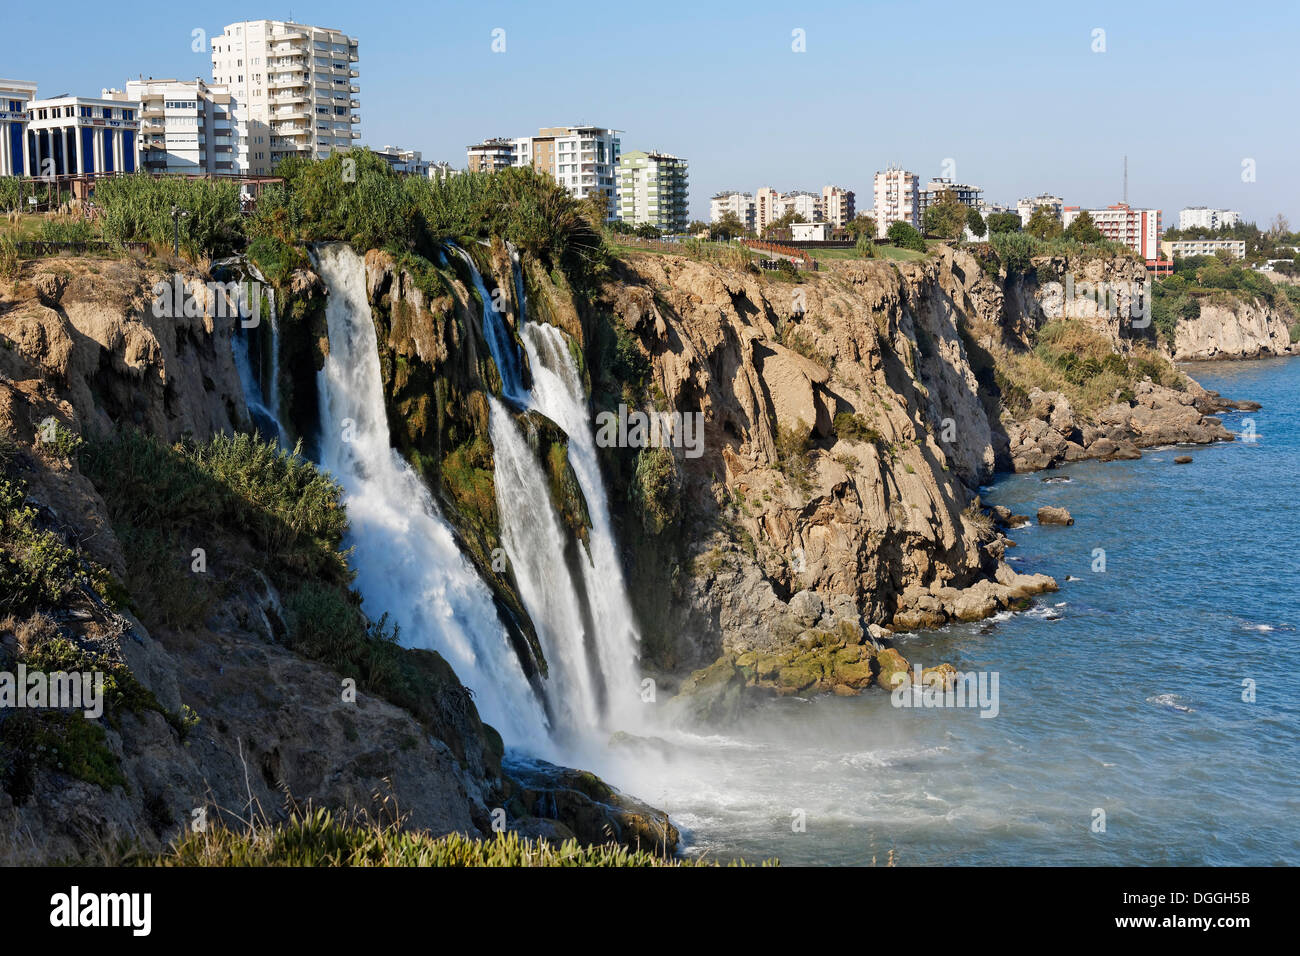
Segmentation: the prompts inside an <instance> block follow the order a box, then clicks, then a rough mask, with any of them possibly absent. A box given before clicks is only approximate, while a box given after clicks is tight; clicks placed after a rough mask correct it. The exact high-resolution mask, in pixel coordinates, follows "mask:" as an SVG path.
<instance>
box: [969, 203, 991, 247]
mask: <svg viewBox="0 0 1300 956" xmlns="http://www.w3.org/2000/svg"><path fill="white" fill-rule="evenodd" d="M966 228H967V229H969V230H970V234H971V235H972V236H974V237H975V238H976V239H983V238H984V234H985V233H987V232H988V231H989V230H988V224H987V223H985V222H984V217H983V216H981V215H980V211H979V210H978V209H976V208H975V207H974V206H971V207H970V208H969V209H967V210H966Z"/></svg>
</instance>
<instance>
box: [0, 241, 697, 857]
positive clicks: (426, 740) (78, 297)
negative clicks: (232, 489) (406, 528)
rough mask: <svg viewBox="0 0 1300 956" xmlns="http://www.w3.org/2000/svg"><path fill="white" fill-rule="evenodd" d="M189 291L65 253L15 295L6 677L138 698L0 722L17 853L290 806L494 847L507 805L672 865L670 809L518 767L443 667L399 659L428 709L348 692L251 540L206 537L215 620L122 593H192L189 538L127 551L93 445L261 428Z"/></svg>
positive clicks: (72, 849) (1, 298) (2, 513)
mask: <svg viewBox="0 0 1300 956" xmlns="http://www.w3.org/2000/svg"><path fill="white" fill-rule="evenodd" d="M173 279H174V276H173V275H171V274H169V273H167V272H166V271H165V269H164V268H162V264H161V263H158V264H153V265H151V264H147V263H144V262H140V261H135V260H122V261H108V260H74V259H53V260H39V261H35V262H27V263H24V264H23V267H22V272H21V274H20V275H19V276H18V278H17V280H16V281H15V282H14V283H12V285H10V284H8V283H6V284H5V285H4V286H3V287H0V579H2V580H3V581H4V582H5V591H6V593H4V594H2V595H0V671H5V672H12V671H13V670H14V669H15V668H16V667H17V666H18V664H19V663H23V662H28V664H29V665H30V666H31V668H32V669H36V667H37V664H38V663H39V662H41V661H45V662H46V663H47V664H48V665H51V666H53V665H57V666H60V667H66V669H68V670H73V669H74V667H75V668H76V669H89V668H90V667H91V666H93V668H94V669H98V670H101V671H105V672H107V673H108V674H109V675H110V679H111V680H112V681H113V682H114V686H116V687H118V688H119V690H118V691H117V692H115V694H114V696H113V700H114V701H115V703H114V704H113V705H111V707H110V709H109V711H108V712H107V714H106V716H105V718H104V719H103V720H100V721H88V720H85V719H84V718H82V717H81V716H80V715H77V714H68V715H66V717H65V716H63V715H60V714H58V713H48V712H44V711H42V712H40V713H39V714H33V713H32V712H28V711H16V710H12V709H10V708H8V707H6V708H5V709H3V710H0V784H3V786H0V861H3V862H5V863H11V864H12V863H50V862H55V861H59V860H77V859H87V858H89V859H92V860H93V859H104V860H109V861H112V860H116V859H117V857H116V856H115V854H116V853H117V852H118V851H117V849H116V848H117V846H118V845H119V841H122V840H125V841H128V842H129V843H130V844H131V845H132V846H133V847H134V848H135V849H140V850H145V851H152V850H156V849H157V848H158V847H159V846H160V845H161V844H162V843H163V842H165V841H166V840H168V839H170V838H171V837H173V836H175V835H176V834H177V833H178V832H180V831H181V830H183V829H184V828H186V827H190V826H194V825H196V824H201V823H202V822H203V821H204V820H206V821H208V822H216V820H217V818H221V819H223V820H225V821H226V822H227V823H229V824H232V825H235V826H239V825H241V823H240V821H246V820H248V819H251V818H255V817H260V818H264V819H270V820H274V819H277V818H279V817H280V816H282V815H283V814H284V813H285V812H286V808H287V807H288V806H289V805H290V804H291V803H292V804H296V805H298V806H302V805H304V804H310V805H317V806H322V805H323V806H327V807H337V808H342V809H344V810H345V811H347V812H355V811H365V812H369V813H371V814H372V815H376V816H378V817H380V818H382V819H388V818H390V816H389V815H391V812H392V810H393V808H394V807H396V808H397V809H398V810H399V811H400V813H401V814H403V816H404V819H405V824H406V825H408V826H411V827H417V828H421V829H427V830H430V831H432V832H434V833H446V832H450V831H453V830H456V831H462V832H467V833H471V834H477V833H482V834H488V833H490V832H491V822H490V808H491V807H494V806H506V807H509V808H510V820H511V826H512V827H516V828H520V829H522V830H523V831H524V832H525V833H529V834H533V835H542V836H550V837H558V838H567V837H570V836H573V835H574V834H575V833H576V834H578V835H579V836H582V837H583V838H584V839H596V840H600V839H603V837H602V836H601V834H603V833H604V832H605V830H606V829H607V828H610V827H612V828H613V829H615V830H617V832H619V833H620V834H622V835H624V836H625V837H626V838H627V839H628V840H629V841H633V842H635V841H638V840H639V841H640V842H641V843H643V844H645V845H664V844H666V845H667V847H668V849H669V850H671V848H672V846H673V845H675V843H676V839H677V837H676V831H675V830H673V829H672V827H671V825H670V824H668V821H667V819H666V818H665V817H664V815H663V814H662V813H659V812H658V811H654V810H652V809H650V808H648V807H645V806H643V805H641V804H639V803H637V802H636V801H634V800H632V799H630V798H628V797H625V796H623V795H621V794H618V793H617V792H615V791H612V790H611V789H610V788H608V787H605V786H604V785H603V784H601V783H600V782H599V781H596V780H595V779H594V778H590V775H578V774H576V772H574V771H565V770H563V769H562V768H555V772H554V773H552V774H549V775H547V774H542V775H540V776H539V775H538V774H537V773H536V772H535V773H534V774H533V776H532V777H530V778H528V779H527V780H516V779H514V778H512V777H511V776H510V775H508V774H506V773H503V771H502V768H501V762H500V761H501V757H502V746H501V740H500V737H499V736H497V735H496V733H495V731H492V730H491V728H487V727H485V726H484V725H483V724H482V723H481V722H480V721H479V719H478V716H477V713H476V711H475V708H474V704H473V702H472V699H471V697H470V695H469V693H468V692H467V691H466V690H465V688H464V687H463V686H462V685H461V684H460V682H459V681H458V680H457V679H456V676H455V675H454V674H453V673H452V672H451V669H450V668H449V667H448V666H447V665H446V663H445V662H444V661H442V659H441V658H440V657H438V655H436V654H434V653H433V652H428V651H404V652H400V653H403V654H405V655H408V659H406V660H405V664H404V666H406V668H407V672H408V673H410V674H415V675H418V677H417V679H418V680H419V682H420V684H419V687H418V688H417V690H418V692H419V695H420V696H419V699H418V700H417V701H415V702H413V704H412V705H410V706H398V705H397V704H394V703H393V702H391V700H390V699H387V698H386V697H385V696H384V694H381V693H379V692H371V691H370V690H368V689H367V688H366V687H365V686H362V687H359V688H356V689H355V690H354V691H353V692H352V693H350V694H349V693H348V687H347V685H346V684H345V683H344V681H343V679H342V677H341V675H340V673H339V672H338V671H336V670H334V669H332V668H331V667H330V666H326V665H325V664H323V663H318V662H316V661H315V660H313V659H309V657H307V656H303V654H302V653H299V652H298V651H297V650H295V649H291V647H290V646H289V644H290V640H289V628H290V621H291V620H292V619H293V615H294V613H295V612H294V611H293V608H292V606H291V603H292V601H291V599H292V597H293V594H292V593H290V590H286V587H285V585H284V583H274V582H272V580H270V578H269V577H268V576H267V575H266V574H264V573H262V572H261V571H260V570H259V569H258V561H257V560H255V559H256V555H255V554H254V553H253V551H254V550H255V546H250V541H249V540H248V537H247V535H246V533H245V531H244V529H242V528H238V527H230V526H209V527H205V528H202V529H201V534H202V541H201V543H202V545H203V552H204V557H203V562H204V566H203V567H202V568H201V576H202V577H203V578H204V579H205V580H206V581H207V582H211V584H210V585H205V587H208V586H210V587H211V588H213V589H215V590H214V591H213V592H212V593H211V594H209V592H208V591H207V590H202V591H200V590H195V591H194V592H193V593H194V594H195V595H202V594H207V595H208V597H206V598H204V599H203V605H204V607H203V609H201V610H199V611H193V612H191V610H192V609H190V608H187V607H186V606H185V604H186V601H185V599H184V598H180V599H178V600H177V601H176V605H177V607H176V608H175V609H174V610H175V615H174V616H169V615H168V614H164V613H162V612H161V611H160V610H159V608H157V607H153V606H144V605H141V604H140V603H139V596H138V595H137V594H134V593H131V592H130V590H129V588H127V587H126V586H125V585H124V583H123V582H129V581H132V580H133V578H132V575H133V574H137V575H138V574H144V575H145V576H146V577H153V576H157V577H159V578H161V579H164V580H168V581H171V582H173V585H175V586H177V587H180V588H185V589H187V588H189V587H191V585H190V584H189V583H188V580H189V579H190V574H189V572H191V571H193V570H194V567H195V566H194V565H191V564H190V562H191V557H190V551H189V547H190V545H189V543H186V544H184V545H183V549H180V550H177V549H176V547H175V546H176V545H177V544H178V542H171V543H170V544H169V545H168V546H167V547H171V548H172V549H173V550H176V553H175V554H174V555H172V554H170V553H168V551H167V547H164V549H163V552H162V553H161V554H160V556H159V561H160V563H159V564H158V565H156V566H152V565H149V564H148V563H147V562H146V564H145V565H143V566H142V565H141V563H140V562H141V558H140V552H141V550H142V549H144V548H145V547H147V546H148V544H149V539H148V538H147V536H146V537H144V538H142V537H141V535H140V533H139V532H140V529H139V528H137V527H130V528H127V529H126V530H128V531H129V532H130V537H129V539H124V538H120V537H119V528H118V527H115V525H114V522H113V521H112V520H110V515H109V510H108V508H107V506H106V503H105V497H107V496H108V495H109V491H110V490H111V489H109V488H107V487H106V486H103V485H99V486H97V485H96V484H93V483H92V482H91V481H90V480H89V479H88V478H87V477H86V476H85V475H83V474H82V473H81V471H80V469H79V467H78V463H77V461H78V456H77V451H76V445H77V443H78V440H79V439H78V436H81V437H82V438H85V439H90V440H94V439H96V438H97V437H103V436H107V435H109V434H111V433H114V431H115V429H117V428H118V427H120V426H137V427H138V428H140V429H141V430H142V431H143V432H144V433H145V434H147V435H150V436H154V437H155V438H157V439H160V440H161V441H162V442H163V443H164V445H165V444H166V443H170V442H173V441H176V440H180V439H192V440H194V441H195V442H200V443H201V442H204V441H206V440H207V439H209V438H211V437H212V436H214V435H217V434H222V433H231V432H234V431H235V430H237V429H242V430H247V429H248V428H249V427H250V422H249V419H248V414H247V410H246V408H245V406H244V399H243V394H242V388H241V385H240V382H239V376H238V373H237V371H236V369H235V367H234V363H233V358H232V350H231V334H232V327H233V323H234V321H235V320H234V319H224V318H217V317H214V316H213V314H212V313H211V312H210V311H204V312H202V313H201V314H198V315H192V316H189V317H185V316H184V314H183V313H178V316H179V317H167V316H163V317H160V316H158V315H156V314H155V313H154V310H153V308H152V305H151V303H152V299H153V296H152V292H151V290H152V289H153V287H154V284H155V283H156V282H158V281H159V280H166V281H169V282H170V281H172V280H173ZM182 279H183V280H184V281H190V282H194V283H201V282H204V281H206V280H207V279H208V277H207V276H204V275H200V274H198V273H195V272H186V273H184V274H183V275H182ZM195 289H196V291H197V289H198V286H197V285H196V286H195ZM280 291H281V293H282V302H283V304H284V305H285V307H286V308H285V309H284V310H283V312H282V319H283V320H284V323H283V326H284V327H283V332H284V335H283V339H284V341H286V342H291V343H293V348H294V350H295V354H294V355H292V356H286V357H287V358H290V359H291V360H290V361H287V362H285V363H282V371H283V376H284V381H283V382H281V383H279V385H280V387H281V388H282V390H283V392H284V393H285V394H286V396H293V397H294V398H295V399H296V401H295V402H293V403H287V404H289V405H290V407H293V405H294V404H300V405H302V406H304V407H307V406H309V405H310V401H311V399H312V398H314V394H315V392H314V386H312V384H311V378H312V375H313V373H314V370H315V368H316V366H317V364H318V360H319V356H320V354H321V351H322V350H323V349H325V348H327V347H328V343H327V342H325V341H324V339H323V337H322V332H323V326H322V325H321V324H320V322H319V306H320V305H321V301H322V296H323V294H324V290H323V288H322V287H321V286H320V284H319V282H318V281H316V280H315V278H314V277H313V276H312V275H311V274H310V272H309V271H306V270H300V271H299V273H296V274H294V275H293V276H292V277H291V280H290V282H289V283H288V284H287V285H286V287H285V288H284V289H282V290H280ZM232 314H233V312H232ZM405 337H408V338H409V334H407V335H406V336H405ZM401 338H403V335H402V334H400V333H399V339H401ZM300 421H301V419H300ZM51 422H53V423H56V424H53V425H51ZM108 480H110V481H111V480H112V476H109V478H108ZM101 491H102V492H103V493H104V496H101ZM128 505H129V503H128ZM173 558H174V560H173ZM172 565H176V566H177V567H172ZM180 566H184V570H183V571H182V570H180ZM11 582H17V583H21V584H22V585H23V587H24V591H25V592H30V595H27V594H26V593H24V594H23V595H20V594H18V593H8V592H9V585H10V583H11ZM313 583H314V582H313V580H309V579H307V578H304V579H303V580H300V581H290V582H289V588H290V589H291V590H292V591H294V592H296V590H297V589H298V588H300V587H301V586H308V587H310V586H311V585H312V584H313ZM214 595H219V598H220V599H219V600H216V599H215V597H214ZM177 617H179V618H183V620H178V619H176V618H177ZM146 622H148V623H146ZM87 662H91V663H87ZM28 664H25V665H24V666H28ZM81 665H84V667H83V666H81ZM47 669H49V668H48V667H47ZM575 781H576V783H575ZM543 816H545V817H548V819H541V817H543ZM557 816H558V817H560V819H556V817H557Z"/></svg>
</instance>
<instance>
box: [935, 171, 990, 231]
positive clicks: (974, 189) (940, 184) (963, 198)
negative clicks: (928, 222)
mask: <svg viewBox="0 0 1300 956" xmlns="http://www.w3.org/2000/svg"><path fill="white" fill-rule="evenodd" d="M946 192H950V193H952V194H953V195H954V196H956V197H957V201H958V202H959V203H961V204H962V205H963V206H969V207H970V208H972V209H975V208H978V206H979V204H980V202H981V201H982V200H981V197H982V196H983V195H984V190H983V189H981V188H980V187H979V186H970V185H967V184H966V183H954V182H953V181H952V180H951V179H948V178H946V177H942V176H940V177H936V178H934V179H931V180H930V182H929V183H928V184H927V185H926V187H925V189H923V190H921V221H922V222H924V221H925V210H926V208H927V207H929V205H930V204H931V203H934V202H938V200H939V196H940V195H942V194H943V193H946Z"/></svg>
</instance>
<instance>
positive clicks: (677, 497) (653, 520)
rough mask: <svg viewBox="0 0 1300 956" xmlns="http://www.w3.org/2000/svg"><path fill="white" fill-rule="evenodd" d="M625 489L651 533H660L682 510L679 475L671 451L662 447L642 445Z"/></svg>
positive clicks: (675, 519)
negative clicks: (634, 471) (630, 479)
mask: <svg viewBox="0 0 1300 956" xmlns="http://www.w3.org/2000/svg"><path fill="white" fill-rule="evenodd" d="M628 493H629V495H630V496H631V498H632V502H633V505H634V507H635V508H636V511H637V513H638V514H639V515H640V516H641V524H642V527H644V528H645V530H646V531H648V532H649V533H650V534H656V535H657V534H660V533H662V532H663V531H664V529H665V528H668V527H669V526H670V525H672V524H674V523H675V522H676V521H677V519H678V517H680V514H681V479H680V477H679V476H678V474H677V462H676V461H675V460H674V458H673V453H672V452H671V451H670V450H668V449H667V448H661V447H656V448H642V449H641V450H640V451H639V452H638V453H637V456H636V475H635V477H634V478H633V479H632V484H631V486H630V488H629V491H628Z"/></svg>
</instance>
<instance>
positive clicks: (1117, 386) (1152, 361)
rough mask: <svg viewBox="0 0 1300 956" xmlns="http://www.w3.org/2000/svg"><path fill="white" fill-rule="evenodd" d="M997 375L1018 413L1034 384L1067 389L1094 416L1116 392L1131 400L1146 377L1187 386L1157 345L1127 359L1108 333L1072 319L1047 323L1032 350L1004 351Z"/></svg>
mask: <svg viewBox="0 0 1300 956" xmlns="http://www.w3.org/2000/svg"><path fill="white" fill-rule="evenodd" d="M996 375H997V380H998V386H999V387H1000V389H1001V392H1002V396H1003V402H1004V404H1006V405H1007V407H1008V408H1009V409H1010V410H1011V411H1012V412H1013V413H1017V414H1019V413H1023V412H1025V411H1027V410H1028V395H1029V392H1030V391H1031V390H1032V389H1033V388H1035V387H1037V388H1041V389H1043V390H1044V391H1058V392H1062V393H1064V395H1065V397H1066V398H1067V399H1069V401H1070V404H1071V406H1072V407H1073V408H1074V410H1075V412H1077V413H1082V414H1084V415H1090V414H1092V413H1095V412H1097V411H1099V410H1100V409H1102V408H1104V407H1105V406H1107V405H1109V404H1111V403H1112V402H1113V401H1114V396H1115V393H1116V392H1118V393H1119V394H1120V398H1121V399H1122V400H1126V401H1131V400H1132V398H1133V395H1134V387H1135V386H1136V385H1137V384H1138V383H1139V382H1141V381H1142V380H1143V379H1144V378H1148V377H1149V378H1150V379H1151V380H1152V381H1153V382H1154V383H1156V384H1157V385H1163V386H1165V387H1167V388H1179V389H1181V388H1183V387H1185V385H1186V379H1185V378H1184V376H1183V375H1182V374H1181V373H1180V372H1178V370H1177V369H1175V368H1174V367H1173V365H1172V364H1170V362H1169V361H1168V360H1167V359H1166V358H1164V356H1162V355H1161V354H1160V353H1158V352H1156V351H1155V350H1153V349H1151V348H1149V347H1147V346H1145V345H1141V346H1137V347H1136V348H1135V349H1134V350H1133V352H1132V354H1131V355H1130V356H1129V357H1127V358H1126V357H1125V356H1122V355H1118V354H1116V353H1115V352H1114V350H1113V349H1112V348H1111V344H1110V342H1109V341H1108V340H1107V339H1105V338H1104V337H1103V336H1101V335H1099V334H1097V333H1096V332H1094V331H1092V330H1091V329H1089V328H1088V327H1087V326H1086V325H1083V324H1082V323H1078V322H1071V321H1069V320H1057V321H1054V322H1049V323H1048V324H1047V325H1045V326H1043V328H1041V329H1040V330H1039V331H1038V336H1037V344H1036V346H1035V348H1034V350H1033V351H1032V352H1008V353H1007V354H1006V355H1004V356H1002V357H1001V358H1000V359H999V360H998V362H997V369H996Z"/></svg>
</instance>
